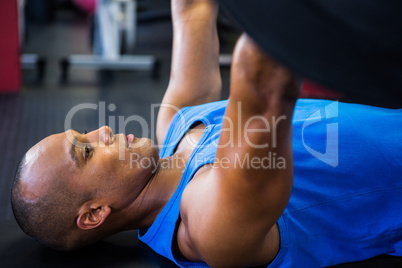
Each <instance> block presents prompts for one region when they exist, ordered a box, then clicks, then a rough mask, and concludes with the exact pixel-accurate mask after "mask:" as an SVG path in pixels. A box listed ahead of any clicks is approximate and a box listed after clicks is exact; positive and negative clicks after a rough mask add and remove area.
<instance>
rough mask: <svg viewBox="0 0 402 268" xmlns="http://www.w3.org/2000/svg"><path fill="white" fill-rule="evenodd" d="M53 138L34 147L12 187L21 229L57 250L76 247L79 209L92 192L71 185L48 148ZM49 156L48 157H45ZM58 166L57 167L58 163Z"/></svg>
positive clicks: (12, 195) (27, 155)
mask: <svg viewBox="0 0 402 268" xmlns="http://www.w3.org/2000/svg"><path fill="white" fill-rule="evenodd" d="M52 139H54V137H52V136H50V137H48V138H46V139H44V140H43V141H41V142H40V143H38V144H37V145H35V146H34V147H32V148H31V149H30V150H29V151H28V152H27V153H26V154H25V155H24V157H23V158H22V160H21V162H20V164H19V166H18V169H17V172H16V176H15V179H14V184H13V187H12V194H11V203H12V209H13V212H14V216H15V218H16V220H17V223H18V224H19V225H20V227H21V229H22V230H23V231H24V232H25V233H26V234H28V235H29V236H31V237H32V238H34V239H35V240H38V241H39V242H41V243H43V244H45V245H47V246H49V247H51V248H54V249H58V250H67V249H71V248H73V247H74V246H73V243H74V242H73V240H74V239H73V233H74V231H75V230H76V229H77V228H76V225H75V218H76V217H77V211H78V208H79V206H80V205H81V204H82V203H84V202H86V201H88V200H90V199H91V198H92V196H91V195H90V193H82V192H78V191H77V190H76V189H75V190H73V189H72V188H71V187H70V186H69V185H68V179H69V178H68V176H66V174H67V173H65V172H60V170H63V169H66V168H67V167H65V166H63V163H62V162H60V161H54V162H49V161H48V159H49V158H48V157H50V158H52V159H55V157H56V159H57V156H55V155H53V152H51V151H50V150H49V148H48V146H47V145H48V144H52V142H51V141H52ZM44 154H48V157H43V156H44ZM55 163H57V164H55Z"/></svg>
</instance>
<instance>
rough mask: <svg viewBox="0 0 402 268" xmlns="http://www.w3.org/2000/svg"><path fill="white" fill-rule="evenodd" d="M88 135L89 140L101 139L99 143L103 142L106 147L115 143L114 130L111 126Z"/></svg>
mask: <svg viewBox="0 0 402 268" xmlns="http://www.w3.org/2000/svg"><path fill="white" fill-rule="evenodd" d="M91 134H94V135H91ZM87 135H88V136H89V137H88V139H91V140H92V139H94V138H99V142H102V143H104V144H106V145H111V144H113V143H114V136H113V130H112V129H111V128H110V127H109V126H103V127H101V128H99V129H98V130H95V131H93V132H91V133H88V134H87Z"/></svg>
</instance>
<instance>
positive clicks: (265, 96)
mask: <svg viewBox="0 0 402 268" xmlns="http://www.w3.org/2000/svg"><path fill="white" fill-rule="evenodd" d="M234 59H235V61H234V64H233V65H232V68H233V71H232V83H231V95H230V98H229V102H228V106H227V109H226V112H225V118H224V121H223V125H222V132H221V136H220V141H219V146H218V149H217V153H216V160H215V163H214V168H213V169H212V170H211V171H210V172H209V174H208V176H204V178H203V179H202V180H201V179H199V178H197V180H196V181H194V182H191V185H190V184H189V185H188V186H187V188H188V189H187V188H186V191H185V193H183V199H182V202H183V210H182V213H183V224H184V226H185V227H186V229H187V231H188V237H189V238H190V239H189V241H190V242H191V243H192V246H193V247H194V248H195V250H196V251H197V254H199V255H200V256H202V258H203V259H204V260H205V261H206V262H207V263H208V264H209V265H212V266H233V265H236V266H242V265H259V264H264V262H266V261H267V259H266V258H267V251H269V250H272V249H273V248H272V247H273V246H274V243H277V241H270V238H269V236H268V234H269V231H270V230H271V228H272V227H273V226H274V224H275V223H276V221H277V220H278V219H279V217H280V215H281V214H282V213H283V210H284V209H285V207H286V205H287V202H288V200H289V197H290V193H291V189H292V178H293V160H292V146H291V145H292V144H291V140H292V139H291V137H292V135H291V134H292V123H291V121H292V114H293V108H294V105H295V102H296V98H297V95H298V90H299V83H298V82H297V81H296V79H295V78H294V76H293V75H292V74H291V73H290V72H289V71H288V70H287V69H285V68H284V67H282V66H280V65H279V64H277V63H276V62H275V61H273V60H272V59H270V58H269V57H268V56H266V55H265V54H264V53H263V52H262V51H260V50H259V48H258V47H256V46H255V45H254V43H253V42H252V41H251V40H250V39H248V38H247V37H243V38H242V39H241V40H240V41H239V43H238V45H237V48H236V50H235V57H234ZM269 158H271V160H272V158H276V163H280V164H279V165H275V166H272V165H269V161H271V160H269ZM271 164H272V161H271ZM186 192H187V193H186ZM189 195H190V196H191V198H190V197H189ZM187 206H188V207H187ZM268 257H269V256H268Z"/></svg>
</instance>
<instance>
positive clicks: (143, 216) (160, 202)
mask: <svg viewBox="0 0 402 268" xmlns="http://www.w3.org/2000/svg"><path fill="white" fill-rule="evenodd" d="M185 165H186V161H185V159H184V158H182V157H180V156H179V155H177V154H175V155H173V156H171V157H167V158H162V159H160V160H159V162H158V167H157V169H156V171H155V172H154V173H153V174H152V176H151V177H150V178H149V180H148V183H147V185H146V186H145V187H144V189H143V190H142V192H141V193H140V194H139V196H138V197H137V198H136V200H135V201H134V203H133V204H132V205H131V206H130V207H129V208H128V210H127V212H126V213H124V216H125V217H127V221H126V222H127V223H128V224H127V225H126V226H125V228H124V229H140V228H148V227H150V226H151V225H152V223H153V222H154V221H155V219H156V217H157V216H158V215H159V213H160V212H161V211H162V209H163V208H164V207H165V205H166V204H167V202H168V201H169V200H170V198H171V197H172V196H173V194H174V192H175V191H176V188H177V186H178V185H179V183H180V180H181V177H182V174H183V171H184V167H185Z"/></svg>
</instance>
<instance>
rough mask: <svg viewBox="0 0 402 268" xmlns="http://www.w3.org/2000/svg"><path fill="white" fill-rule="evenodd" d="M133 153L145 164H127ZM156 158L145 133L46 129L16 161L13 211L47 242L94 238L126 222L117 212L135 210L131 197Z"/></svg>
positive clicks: (65, 244)
mask: <svg viewBox="0 0 402 268" xmlns="http://www.w3.org/2000/svg"><path fill="white" fill-rule="evenodd" d="M139 144H141V145H139ZM132 155H134V156H135V158H134V159H135V160H138V161H139V160H140V159H146V160H149V161H148V162H147V163H150V165H146V166H145V165H144V166H141V165H138V164H137V165H132V162H131V159H132V157H131V156H132ZM158 160H159V157H158V152H157V150H156V148H155V147H154V146H153V143H152V141H151V140H150V139H146V138H133V139H130V140H128V139H127V136H126V135H124V134H116V135H113V132H112V131H111V129H110V128H109V127H107V126H105V127H102V128H100V129H98V130H94V131H92V132H90V133H85V134H81V133H79V132H77V131H75V130H67V131H66V132H63V133H59V134H55V135H51V136H49V137H47V138H45V139H43V140H42V141H40V142H39V143H38V144H36V145H35V146H33V147H32V148H31V149H30V150H29V151H28V152H27V153H26V154H25V156H24V157H23V159H22V161H21V162H20V165H19V167H18V170H17V173H16V176H15V180H14V185H13V187H12V193H11V203H12V208H13V212H14V216H15V218H16V220H17V222H18V224H19V225H20V227H21V228H22V230H23V231H24V232H25V233H26V234H28V235H29V236H31V237H33V238H34V239H36V240H38V241H40V242H41V243H43V244H46V245H48V246H50V247H52V248H55V249H59V250H70V249H74V248H77V247H81V246H84V245H87V244H90V243H93V242H95V241H98V240H100V239H102V238H104V237H106V236H109V235H112V234H114V233H116V232H118V231H119V230H122V229H123V228H125V227H124V226H125V225H126V224H127V223H126V222H125V221H123V220H121V219H122V215H123V217H124V215H130V217H134V216H135V215H134V214H135V213H133V207H138V205H137V203H135V201H136V200H137V197H138V196H139V195H140V194H141V193H142V191H143V189H144V188H145V186H146V185H147V183H148V182H149V180H150V178H151V177H152V176H153V174H154V173H153V172H155V170H156V169H155V166H156V163H157V161H158ZM133 204H135V205H133ZM138 204H141V202H138ZM126 211H130V212H129V213H128V212H126ZM118 213H120V214H118ZM110 215H111V216H110ZM112 217H114V218H113V219H111V218H112ZM138 217H139V218H140V216H138ZM106 219H108V220H106ZM139 220H140V219H139Z"/></svg>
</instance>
